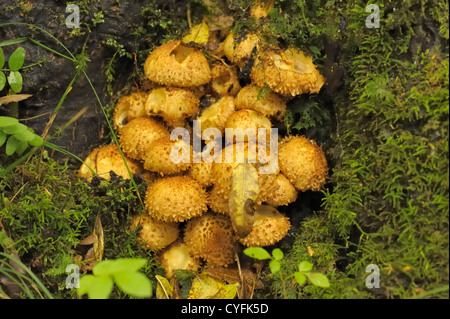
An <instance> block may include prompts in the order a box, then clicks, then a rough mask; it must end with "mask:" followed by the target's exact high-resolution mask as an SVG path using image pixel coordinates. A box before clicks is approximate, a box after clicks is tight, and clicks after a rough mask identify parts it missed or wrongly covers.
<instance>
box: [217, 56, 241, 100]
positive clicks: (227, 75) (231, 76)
mask: <svg viewBox="0 0 450 319" xmlns="http://www.w3.org/2000/svg"><path fill="white" fill-rule="evenodd" d="M211 76H212V80H211V88H212V89H213V91H214V92H216V93H217V94H219V95H231V96H235V95H236V94H237V93H238V92H239V90H240V89H241V84H240V83H239V78H238V75H237V71H236V68H234V67H232V66H229V65H225V64H223V63H217V64H215V65H214V66H213V67H212V69H211Z"/></svg>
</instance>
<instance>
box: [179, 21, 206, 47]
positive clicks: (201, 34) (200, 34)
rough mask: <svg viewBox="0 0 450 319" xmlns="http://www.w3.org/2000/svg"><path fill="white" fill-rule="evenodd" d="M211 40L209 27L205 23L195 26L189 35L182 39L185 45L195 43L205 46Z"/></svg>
mask: <svg viewBox="0 0 450 319" xmlns="http://www.w3.org/2000/svg"><path fill="white" fill-rule="evenodd" d="M208 39H209V28H208V25H207V24H206V23H205V22H202V23H200V24H197V25H196V26H193V27H192V28H191V29H190V30H189V32H188V34H187V35H185V36H184V37H183V39H182V42H183V43H186V44H188V43H191V42H195V43H198V44H202V45H205V44H206V43H208Z"/></svg>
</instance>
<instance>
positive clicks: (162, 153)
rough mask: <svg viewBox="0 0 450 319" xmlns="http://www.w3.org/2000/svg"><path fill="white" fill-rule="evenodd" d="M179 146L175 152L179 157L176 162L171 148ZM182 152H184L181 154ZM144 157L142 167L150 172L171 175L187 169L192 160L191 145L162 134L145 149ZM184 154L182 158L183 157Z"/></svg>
mask: <svg viewBox="0 0 450 319" xmlns="http://www.w3.org/2000/svg"><path fill="white" fill-rule="evenodd" d="M178 147H180V149H179V152H176V153H177V154H178V156H179V157H180V159H182V160H181V161H180V162H179V163H176V162H175V161H174V159H173V158H172V155H171V152H172V149H174V150H176V149H177V148H178ZM182 152H185V153H184V154H182ZM145 153H146V155H145V158H144V168H145V169H146V170H148V171H150V172H156V173H159V174H160V175H162V176H164V175H171V174H175V173H179V172H181V171H185V170H188V169H189V168H190V167H191V162H192V147H191V145H189V144H187V143H186V142H184V141H183V140H179V141H178V140H174V141H172V140H170V136H163V137H161V138H159V139H157V140H156V141H154V142H153V143H152V144H150V145H149V147H148V148H147V149H146V152H145ZM183 156H184V158H183Z"/></svg>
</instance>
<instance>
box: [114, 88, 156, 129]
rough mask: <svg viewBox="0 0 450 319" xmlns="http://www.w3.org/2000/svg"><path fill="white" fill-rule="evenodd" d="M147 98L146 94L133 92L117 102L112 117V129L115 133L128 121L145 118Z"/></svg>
mask: <svg viewBox="0 0 450 319" xmlns="http://www.w3.org/2000/svg"><path fill="white" fill-rule="evenodd" d="M147 96H148V93H147V92H135V93H131V94H130V95H127V96H123V97H121V98H120V99H119V101H117V105H116V108H115V110H114V117H113V124H114V128H115V129H116V130H117V131H120V129H121V128H122V127H123V126H124V125H125V124H127V123H128V121H131V120H132V119H135V118H137V117H140V116H145V101H146V100H147Z"/></svg>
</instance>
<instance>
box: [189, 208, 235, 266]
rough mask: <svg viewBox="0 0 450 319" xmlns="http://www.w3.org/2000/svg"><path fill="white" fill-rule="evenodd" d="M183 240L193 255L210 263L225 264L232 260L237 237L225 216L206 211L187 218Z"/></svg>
mask: <svg viewBox="0 0 450 319" xmlns="http://www.w3.org/2000/svg"><path fill="white" fill-rule="evenodd" d="M184 242H185V243H186V245H187V247H188V249H189V252H190V253H191V254H192V255H193V256H195V257H200V258H203V259H204V260H206V262H207V263H208V264H210V265H215V266H226V265H229V264H231V263H233V262H234V256H235V252H236V243H237V238H236V235H235V234H234V232H233V226H232V225H231V221H230V218H229V217H227V216H224V215H217V214H213V213H206V214H204V215H202V216H200V217H196V218H193V219H191V220H189V221H188V222H187V224H186V229H185V232H184Z"/></svg>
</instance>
